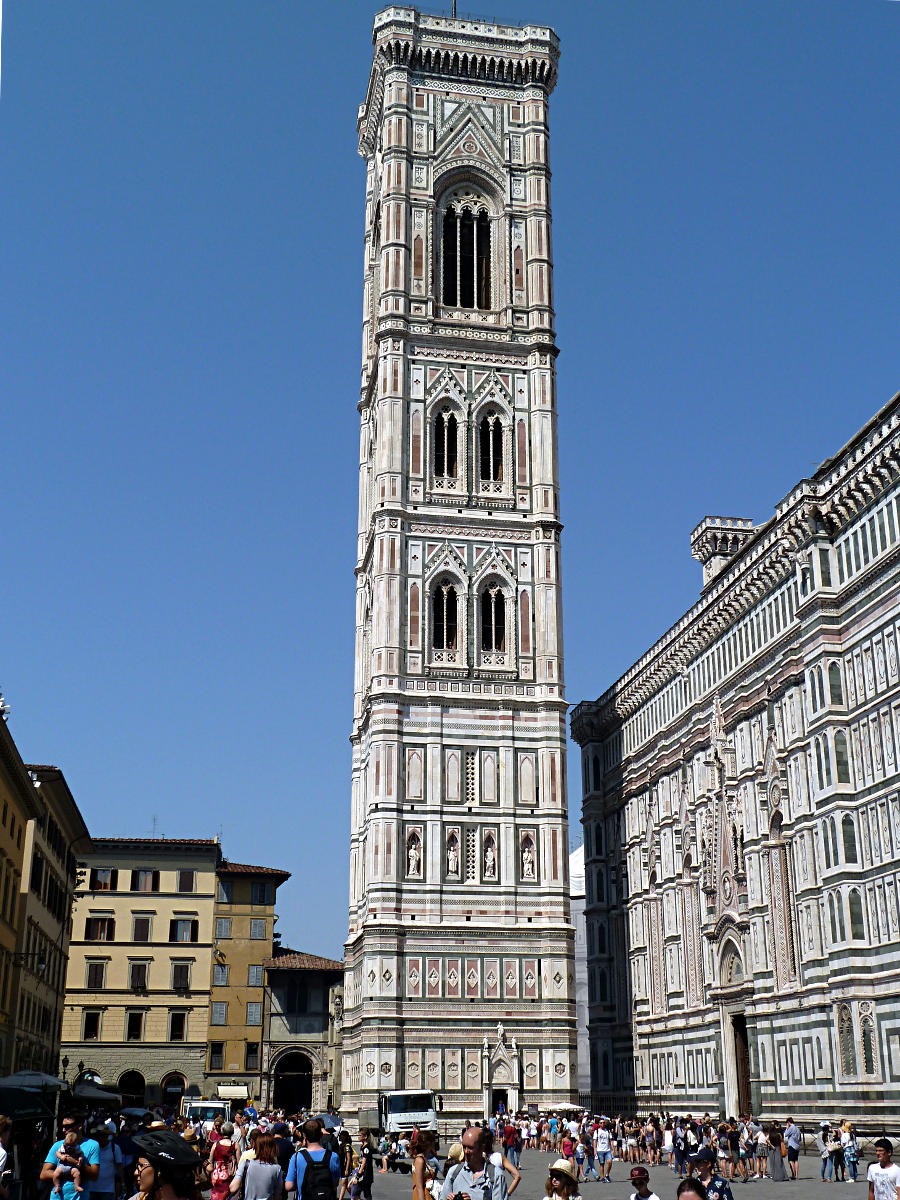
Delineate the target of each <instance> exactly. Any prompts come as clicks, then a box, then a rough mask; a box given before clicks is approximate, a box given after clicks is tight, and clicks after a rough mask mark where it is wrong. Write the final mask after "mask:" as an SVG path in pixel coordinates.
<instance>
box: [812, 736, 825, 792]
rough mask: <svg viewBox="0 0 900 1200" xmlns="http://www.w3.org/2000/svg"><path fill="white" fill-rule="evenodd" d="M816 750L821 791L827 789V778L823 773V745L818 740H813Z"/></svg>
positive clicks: (817, 776) (817, 772) (817, 775)
mask: <svg viewBox="0 0 900 1200" xmlns="http://www.w3.org/2000/svg"><path fill="white" fill-rule="evenodd" d="M813 742H814V745H815V748H816V778H817V779H818V781H819V791H820V792H821V791H822V790H823V789H824V787H825V776H824V774H823V772H822V744H821V742H820V741H819V739H818V738H814V739H813Z"/></svg>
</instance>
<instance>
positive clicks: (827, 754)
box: [822, 737, 832, 787]
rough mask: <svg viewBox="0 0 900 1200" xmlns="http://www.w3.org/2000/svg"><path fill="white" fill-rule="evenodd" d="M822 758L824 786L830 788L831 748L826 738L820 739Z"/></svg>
mask: <svg viewBox="0 0 900 1200" xmlns="http://www.w3.org/2000/svg"><path fill="white" fill-rule="evenodd" d="M822 758H823V759H824V761H825V786H826V787H831V783H832V776H831V748H830V747H829V745H828V738H827V737H824V738H822Z"/></svg>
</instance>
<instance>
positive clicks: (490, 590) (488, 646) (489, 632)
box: [481, 584, 506, 650]
mask: <svg viewBox="0 0 900 1200" xmlns="http://www.w3.org/2000/svg"><path fill="white" fill-rule="evenodd" d="M481 649H482V650H505V649H506V598H505V596H504V595H503V591H502V589H501V588H500V587H499V586H498V585H497V584H491V585H489V586H488V587H486V588H485V589H484V591H483V592H482V593H481Z"/></svg>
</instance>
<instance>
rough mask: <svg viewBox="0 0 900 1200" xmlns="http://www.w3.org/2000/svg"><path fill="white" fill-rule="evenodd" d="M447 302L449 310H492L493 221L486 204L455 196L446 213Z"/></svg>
mask: <svg viewBox="0 0 900 1200" xmlns="http://www.w3.org/2000/svg"><path fill="white" fill-rule="evenodd" d="M442 255H443V289H442V296H443V302H444V304H445V305H446V306H447V307H448V308H480V309H489V308H490V307H491V221H490V217H489V215H488V211H487V204H486V202H485V201H484V200H483V199H482V198H481V197H479V196H476V195H475V194H474V193H471V192H462V191H459V192H454V193H453V194H452V195H451V197H450V199H449V201H448V204H447V208H446V210H445V212H444V222H443V234H442Z"/></svg>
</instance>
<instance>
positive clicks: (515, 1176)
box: [479, 1129, 522, 1196]
mask: <svg viewBox="0 0 900 1200" xmlns="http://www.w3.org/2000/svg"><path fill="white" fill-rule="evenodd" d="M479 1132H480V1133H481V1152H482V1154H483V1155H484V1157H485V1158H486V1159H487V1161H488V1162H489V1163H491V1164H492V1166H493V1167H494V1168H495V1169H496V1170H498V1171H505V1172H506V1173H507V1175H509V1184H508V1191H507V1195H509V1196H511V1195H512V1194H513V1192H514V1191H515V1190H516V1188H517V1187H518V1186H519V1184H520V1183H521V1181H522V1176H521V1173H520V1172H519V1168H518V1167H516V1166H514V1165H513V1164H512V1163H511V1162H510V1160H509V1159H508V1158H507V1157H506V1155H505V1154H504V1153H503V1152H502V1150H495V1149H494V1137H493V1134H492V1133H491V1131H490V1129H482V1130H479Z"/></svg>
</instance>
